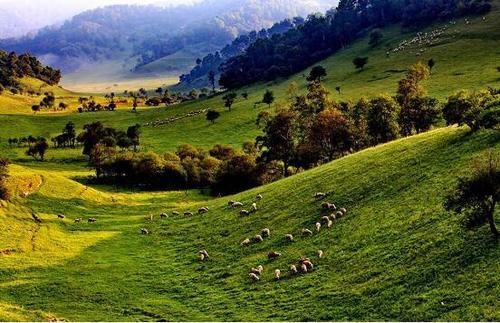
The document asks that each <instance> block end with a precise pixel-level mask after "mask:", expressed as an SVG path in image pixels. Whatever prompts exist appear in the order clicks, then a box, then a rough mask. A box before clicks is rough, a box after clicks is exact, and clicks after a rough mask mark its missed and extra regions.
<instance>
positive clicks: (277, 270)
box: [274, 269, 281, 280]
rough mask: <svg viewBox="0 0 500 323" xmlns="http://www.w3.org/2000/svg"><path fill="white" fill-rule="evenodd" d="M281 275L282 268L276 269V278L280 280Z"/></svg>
mask: <svg viewBox="0 0 500 323" xmlns="http://www.w3.org/2000/svg"><path fill="white" fill-rule="evenodd" d="M280 276H281V270H279V269H276V270H275V271H274V279H276V280H279V279H280Z"/></svg>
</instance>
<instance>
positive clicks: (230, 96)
mask: <svg viewBox="0 0 500 323" xmlns="http://www.w3.org/2000/svg"><path fill="white" fill-rule="evenodd" d="M237 96H238V95H237V94H236V93H235V92H229V93H227V94H226V95H224V96H223V97H222V100H223V101H224V106H225V107H226V108H227V109H228V110H229V111H231V107H232V106H233V104H234V100H236V97H237Z"/></svg>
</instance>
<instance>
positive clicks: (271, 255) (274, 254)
mask: <svg viewBox="0 0 500 323" xmlns="http://www.w3.org/2000/svg"><path fill="white" fill-rule="evenodd" d="M280 256H281V253H279V252H276V251H271V252H270V253H268V254H267V259H269V260H274V259H276V258H279V257H280Z"/></svg>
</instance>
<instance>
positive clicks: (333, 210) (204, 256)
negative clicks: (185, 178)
mask: <svg viewBox="0 0 500 323" xmlns="http://www.w3.org/2000/svg"><path fill="white" fill-rule="evenodd" d="M326 197H327V193H323V192H317V193H316V194H315V195H314V198H315V199H316V200H322V199H324V198H326ZM262 198H263V197H262V195H261V194H259V195H257V196H256V197H255V201H254V202H253V203H252V204H251V207H250V209H249V210H245V209H243V206H244V204H243V203H242V202H239V201H229V202H228V206H229V207H230V208H232V209H240V211H239V214H240V215H241V216H249V215H251V214H252V213H255V212H257V210H258V207H257V202H258V201H260V200H262ZM321 208H322V209H323V210H324V211H325V212H328V215H324V216H322V217H321V219H320V220H319V221H318V222H316V224H315V226H314V229H313V230H311V229H308V228H303V229H302V230H301V231H300V233H301V235H302V236H303V237H309V236H312V235H314V231H315V232H316V233H319V232H320V231H321V228H322V227H323V226H325V227H327V228H331V227H332V226H333V223H334V221H336V220H338V219H340V218H342V217H343V216H345V215H346V214H347V210H346V209H345V208H339V209H337V206H336V205H335V204H334V203H330V202H323V203H321ZM209 211H210V209H209V208H208V207H201V208H200V209H198V214H200V215H202V214H205V213H207V212H209ZM172 214H175V215H179V214H180V213H179V212H172ZM193 214H194V213H193V212H190V211H186V212H184V215H186V216H192V215H193ZM160 217H161V218H167V217H168V215H167V214H166V213H161V214H160ZM141 231H142V233H143V234H149V232H148V231H147V230H146V229H141ZM270 238H271V230H270V229H269V228H264V229H262V230H260V232H259V233H258V234H256V235H254V236H253V237H250V238H245V239H244V240H243V241H241V242H240V246H242V247H248V246H250V245H252V244H257V243H261V242H263V241H264V240H265V239H270ZM283 239H284V240H285V241H286V242H293V241H294V236H293V234H292V233H287V234H285V235H284V237H283ZM323 255H324V252H323V251H322V250H318V251H317V254H316V256H317V258H318V259H320V258H323ZM281 256H282V254H281V253H280V252H277V251H270V252H269V253H268V254H267V258H268V259H269V260H270V261H272V260H275V259H277V258H279V257H281ZM198 258H199V259H200V261H206V260H208V259H209V258H210V257H209V254H208V252H207V251H206V250H205V249H203V250H200V251H198ZM313 270H314V264H313V262H312V261H311V259H310V258H307V257H301V258H300V259H299V260H298V261H297V262H296V263H294V264H291V265H290V266H289V268H288V274H289V275H298V274H306V273H310V272H312V271H313ZM263 272H264V267H263V266H262V265H258V266H257V267H254V268H251V269H250V271H249V273H248V277H249V278H250V280H252V281H254V282H257V281H259V280H260V279H261V275H262V273H263ZM281 277H282V270H281V269H279V268H277V269H275V270H274V279H275V280H279V279H281Z"/></svg>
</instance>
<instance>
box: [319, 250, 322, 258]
mask: <svg viewBox="0 0 500 323" xmlns="http://www.w3.org/2000/svg"><path fill="white" fill-rule="evenodd" d="M318 258H323V250H318Z"/></svg>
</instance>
